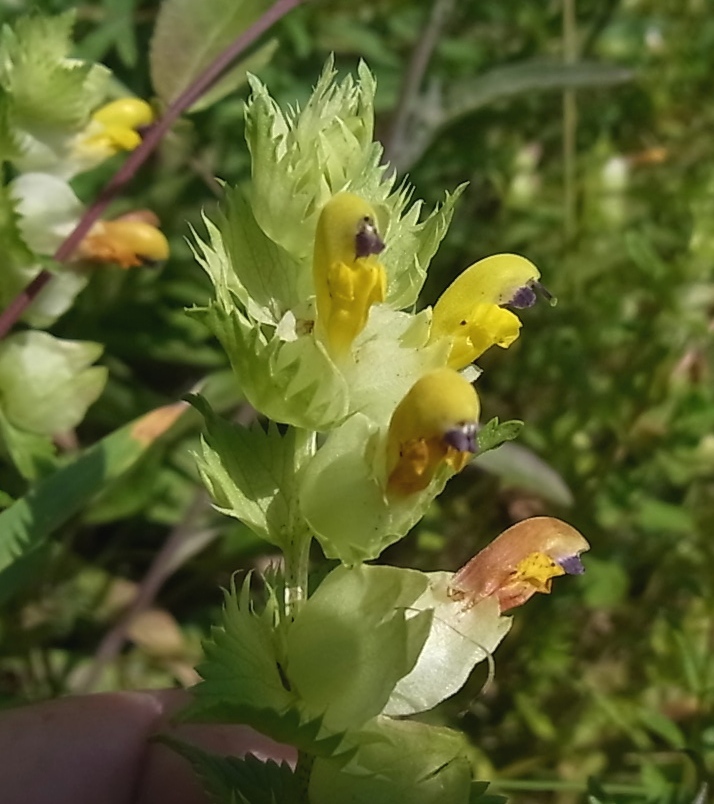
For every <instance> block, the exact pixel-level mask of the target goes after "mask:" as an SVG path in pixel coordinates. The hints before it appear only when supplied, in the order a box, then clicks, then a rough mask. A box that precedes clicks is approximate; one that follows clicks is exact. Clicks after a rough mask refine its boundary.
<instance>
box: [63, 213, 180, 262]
mask: <svg viewBox="0 0 714 804" xmlns="http://www.w3.org/2000/svg"><path fill="white" fill-rule="evenodd" d="M158 224H159V220H158V218H157V217H156V215H154V213H153V212H150V211H149V210H139V211H137V212H131V213H129V214H127V215H122V216H121V217H119V218H116V219H115V220H113V221H98V222H97V223H95V224H94V226H93V227H92V228H91V229H90V231H89V234H88V235H87V236H86V237H85V238H84V240H83V241H82V242H81V243H80V245H79V248H78V249H77V251H76V252H75V258H77V259H81V260H89V261H91V262H113V263H117V264H118V265H120V266H121V267H122V268H133V267H136V266H139V265H147V264H148V265H151V264H153V263H157V262H164V261H165V260H166V259H168V256H169V244H168V241H167V240H166V238H165V237H164V235H163V234H162V232H161V231H160V230H159V228H158Z"/></svg>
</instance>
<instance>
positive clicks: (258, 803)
mask: <svg viewBox="0 0 714 804" xmlns="http://www.w3.org/2000/svg"><path fill="white" fill-rule="evenodd" d="M160 741H161V742H162V743H164V744H165V745H167V746H169V748H172V749H173V750H174V751H176V752H177V753H178V754H181V756H183V757H184V758H185V759H187V760H188V761H189V762H190V763H191V765H192V766H193V769H194V770H195V772H196V774H197V775H198V777H199V779H201V781H202V783H203V786H204V788H205V790H206V792H207V793H208V795H209V796H210V798H211V801H213V802H215V804H223V803H224V802H230V803H231V804H302V802H304V801H305V797H304V794H303V791H302V789H301V787H300V785H299V784H298V782H297V781H296V778H295V774H294V773H293V771H292V770H291V768H290V766H289V765H288V764H287V762H283V763H281V764H280V765H278V764H277V763H276V762H272V761H270V760H269V761H267V762H266V761H265V760H262V759H257V758H256V757H254V756H253V755H252V754H247V755H246V756H245V757H244V758H242V759H237V758H236V757H221V756H217V755H216V754H209V753H208V752H207V751H202V750H201V749H200V748H197V747H196V746H194V745H190V744H189V743H185V742H182V741H181V740H176V739H174V738H171V737H161V738H160Z"/></svg>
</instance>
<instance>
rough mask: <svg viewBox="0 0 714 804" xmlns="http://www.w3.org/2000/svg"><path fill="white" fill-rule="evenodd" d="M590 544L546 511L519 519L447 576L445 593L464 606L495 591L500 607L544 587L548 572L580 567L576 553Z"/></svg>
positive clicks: (578, 570)
mask: <svg viewBox="0 0 714 804" xmlns="http://www.w3.org/2000/svg"><path fill="white" fill-rule="evenodd" d="M589 549H590V545H589V544H588V543H587V541H586V540H585V539H584V538H583V536H582V535H581V534H580V533H579V532H578V531H577V530H575V528H573V527H571V526H570V525H568V524H567V523H565V522H562V521H561V520H559V519H554V518H553V517H549V516H537V517H532V518H531V519H525V520H523V521H522V522H518V523H517V524H515V525H513V526H512V527H510V528H508V530H505V531H504V532H503V533H502V534H501V535H500V536H498V537H497V538H496V539H494V540H493V541H492V542H491V544H489V545H488V546H487V547H485V548H484V549H483V550H481V552H480V553H477V555H475V556H474V557H473V558H472V559H471V561H469V562H468V564H466V565H465V566H464V567H462V568H461V569H460V570H459V571H458V572H457V573H456V574H455V575H454V577H453V579H452V581H451V585H450V588H449V595H450V597H452V598H453V599H455V600H463V601H464V602H465V604H466V607H467V608H470V607H471V606H474V605H475V604H476V603H478V602H479V601H481V600H484V599H485V598H487V597H495V598H496V600H497V601H498V604H499V607H500V609H501V611H502V612H503V611H508V610H509V609H512V608H515V607H516V606H520V605H522V604H523V603H525V602H526V600H528V599H529V598H530V597H532V596H533V595H534V594H535V593H536V592H541V593H543V594H549V593H550V587H551V584H552V580H553V578H557V577H558V576H559V575H566V574H567V575H580V574H581V573H582V572H584V568H583V565H582V562H581V561H580V553H582V552H584V551H585V550H589Z"/></svg>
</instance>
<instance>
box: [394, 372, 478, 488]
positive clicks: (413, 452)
mask: <svg viewBox="0 0 714 804" xmlns="http://www.w3.org/2000/svg"><path fill="white" fill-rule="evenodd" d="M479 413H480V403H479V398H478V396H477V394H476V391H475V390H474V388H473V386H472V385H471V384H470V383H469V382H467V381H466V380H465V379H464V378H463V377H462V376H461V375H460V374H458V373H457V372H456V371H453V370H452V369H449V368H441V369H436V370H435V371H431V372H429V373H428V374H425V375H424V376H423V377H422V378H421V379H419V380H417V382H416V383H414V385H413V386H412V387H411V389H410V390H409V391H408V393H407V394H406V396H405V397H404V398H403V399H402V401H401V402H400V403H399V404H398V405H397V407H396V408H395V410H394V413H393V414H392V419H391V421H390V423H389V432H388V436H387V491H388V493H391V494H412V493H414V492H416V491H421V490H422V489H425V488H426V487H427V486H428V485H429V483H430V482H431V480H432V478H433V477H434V474H435V473H436V471H437V470H438V469H439V468H440V467H442V466H448V467H450V468H451V469H452V470H453V471H454V472H460V471H461V470H462V469H463V468H464V466H466V464H467V463H468V461H469V459H470V458H471V456H472V455H473V453H474V452H476V427H477V422H478V417H479Z"/></svg>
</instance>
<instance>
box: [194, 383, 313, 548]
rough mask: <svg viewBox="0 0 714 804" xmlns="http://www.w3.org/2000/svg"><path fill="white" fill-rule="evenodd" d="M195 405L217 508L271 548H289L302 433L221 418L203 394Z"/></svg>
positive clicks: (202, 460) (201, 458)
mask: <svg viewBox="0 0 714 804" xmlns="http://www.w3.org/2000/svg"><path fill="white" fill-rule="evenodd" d="M190 401H191V403H192V404H193V405H194V406H195V407H196V408H197V409H198V410H199V411H200V413H201V415H202V416H203V418H204V420H205V423H206V436H205V438H204V439H202V449H201V453H200V455H197V456H196V458H197V462H198V470H199V472H200V473H201V477H202V479H203V481H204V483H205V484H206V487H207V488H208V491H209V493H210V494H211V497H212V498H213V501H214V503H215V504H216V506H217V507H218V509H219V510H220V511H221V512H222V513H224V514H227V515H228V516H232V517H235V518H236V519H240V520H241V521H242V522H244V523H245V524H246V525H247V526H248V527H249V528H250V529H251V530H252V531H253V532H254V533H256V534H257V535H258V536H260V537H261V538H262V539H265V540H266V541H268V542H270V543H271V544H276V545H283V546H286V545H287V543H288V540H289V539H291V538H293V536H294V533H295V529H296V527H298V526H299V523H298V522H296V521H295V520H294V503H293V498H294V496H295V472H296V471H297V469H298V468H299V466H296V463H298V461H297V460H296V458H297V456H296V439H297V431H296V429H295V428H289V429H288V430H287V431H286V433H285V434H284V435H281V433H280V431H279V430H278V428H277V425H276V424H275V423H274V422H269V423H268V429H267V432H266V431H265V430H263V429H262V427H261V426H260V425H259V424H256V425H254V426H253V427H251V428H250V429H248V428H245V427H241V426H240V425H237V424H231V423H230V422H227V421H226V420H225V419H222V418H221V417H220V416H217V415H216V414H215V413H214V412H213V411H212V409H211V407H210V406H209V404H208V403H207V402H206V401H205V400H204V399H202V398H201V397H199V396H192V397H191V398H190Z"/></svg>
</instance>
